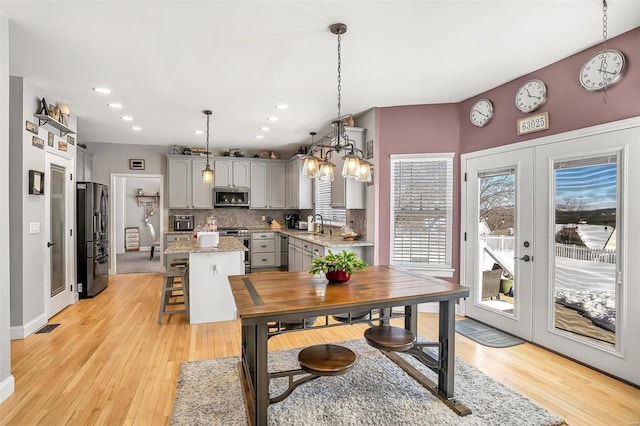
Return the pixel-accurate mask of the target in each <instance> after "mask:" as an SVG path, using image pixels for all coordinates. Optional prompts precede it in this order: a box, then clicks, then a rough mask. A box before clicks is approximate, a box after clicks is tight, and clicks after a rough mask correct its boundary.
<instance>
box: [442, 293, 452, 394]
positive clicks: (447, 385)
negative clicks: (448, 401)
mask: <svg viewBox="0 0 640 426" xmlns="http://www.w3.org/2000/svg"><path fill="white" fill-rule="evenodd" d="M455 312H456V301H455V300H453V299H451V300H442V301H441V302H440V312H439V338H438V339H439V342H440V371H439V372H438V390H439V392H440V393H441V394H443V395H444V396H446V397H447V398H453V378H454V365H455V364H454V363H455V342H456V340H455V331H456V327H455V319H456V318H455Z"/></svg>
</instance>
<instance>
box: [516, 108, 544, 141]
mask: <svg viewBox="0 0 640 426" xmlns="http://www.w3.org/2000/svg"><path fill="white" fill-rule="evenodd" d="M548 128H549V113H548V112H541V113H540V114H534V115H530V116H528V117H525V118H519V119H518V136H520V135H526V134H527V133H533V132H539V131H540V130H547V129H548Z"/></svg>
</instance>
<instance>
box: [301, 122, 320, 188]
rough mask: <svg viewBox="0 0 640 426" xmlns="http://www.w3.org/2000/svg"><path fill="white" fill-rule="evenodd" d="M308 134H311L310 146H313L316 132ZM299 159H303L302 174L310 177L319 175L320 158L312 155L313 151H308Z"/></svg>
mask: <svg viewBox="0 0 640 426" xmlns="http://www.w3.org/2000/svg"><path fill="white" fill-rule="evenodd" d="M309 134H310V135H311V146H313V145H314V144H315V143H314V137H315V136H316V132H309ZM300 160H301V161H304V165H303V166H302V176H307V177H309V178H311V179H313V178H317V177H318V176H320V159H319V158H318V157H316V156H315V155H313V153H309V154H306V155H305V156H304V157H302V158H300Z"/></svg>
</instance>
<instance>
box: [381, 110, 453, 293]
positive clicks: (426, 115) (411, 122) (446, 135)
mask: <svg viewBox="0 0 640 426" xmlns="http://www.w3.org/2000/svg"><path fill="white" fill-rule="evenodd" d="M376 127H377V131H376V133H377V136H378V142H379V143H378V144H377V145H378V146H377V150H376V151H377V152H376V153H375V154H376V158H377V159H376V168H377V170H376V171H375V173H376V175H377V176H376V185H377V186H378V200H381V201H380V203H378V205H377V206H376V207H377V208H378V215H377V221H378V222H377V223H379V224H380V226H378V227H377V234H376V237H375V241H376V256H375V263H376V264H382V265H387V264H389V244H390V236H389V221H390V217H391V215H390V206H389V199H390V194H391V181H390V178H389V176H390V175H391V167H390V166H391V161H390V159H389V156H390V155H391V154H415V153H425V152H455V153H456V156H455V157H454V161H453V176H454V179H453V187H454V189H455V188H459V187H460V176H459V175H460V158H459V156H458V154H457V153H458V152H459V151H460V146H459V145H460V143H459V141H460V116H459V114H458V110H457V106H456V105H455V104H442V105H418V106H404V107H392V108H378V109H376ZM459 197H460V191H459V189H456V190H455V191H454V196H453V205H454V206H459V205H460V201H459ZM453 229H454V231H453V259H452V262H453V265H454V266H456V265H458V263H459V258H460V250H459V245H460V244H459V241H460V236H459V230H460V209H459V208H455V209H454V214H453ZM456 269H457V267H456ZM458 273H459V272H458V271H457V270H456V275H455V276H454V277H453V279H454V280H455V281H456V282H457V281H458V280H459V277H458Z"/></svg>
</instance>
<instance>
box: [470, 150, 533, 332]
mask: <svg viewBox="0 0 640 426" xmlns="http://www.w3.org/2000/svg"><path fill="white" fill-rule="evenodd" d="M463 168H464V169H465V171H466V182H465V183H464V191H463V192H465V193H466V195H465V194H463V200H465V201H464V203H463V208H464V211H465V217H466V219H465V229H464V231H465V233H466V242H465V245H464V247H465V255H464V259H465V264H464V268H465V284H466V285H467V286H469V287H470V288H471V292H470V296H469V297H468V298H467V300H466V303H465V315H466V316H468V317H471V318H474V319H477V320H478V321H481V322H483V323H486V324H489V325H492V326H494V327H496V328H499V329H502V330H505V331H507V332H509V333H511V334H514V335H517V336H520V337H522V338H524V339H527V340H530V338H531V329H532V324H531V320H532V267H531V265H532V262H531V260H532V259H533V256H532V254H533V244H534V243H533V215H532V210H533V204H532V203H533V195H532V194H533V191H532V188H533V187H532V185H533V180H532V175H533V156H532V150H531V149H530V148H528V149H521V150H517V151H511V152H505V153H499V154H491V155H486V156H476V157H473V158H464V159H463Z"/></svg>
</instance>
